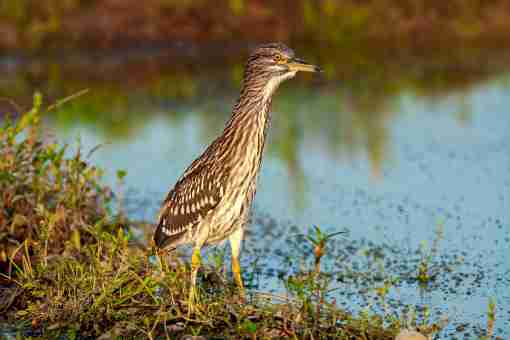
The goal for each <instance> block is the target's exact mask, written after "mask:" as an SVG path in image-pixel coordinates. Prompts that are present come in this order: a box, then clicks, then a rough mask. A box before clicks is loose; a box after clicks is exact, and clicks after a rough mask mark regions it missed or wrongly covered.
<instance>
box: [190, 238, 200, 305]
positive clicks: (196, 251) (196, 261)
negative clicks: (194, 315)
mask: <svg viewBox="0 0 510 340" xmlns="http://www.w3.org/2000/svg"><path fill="white" fill-rule="evenodd" d="M201 261H202V257H201V255H200V247H199V246H195V247H194V248H193V255H192V256H191V287H190V291H189V300H188V302H189V311H190V312H191V311H192V310H195V308H196V304H197V303H198V291H197V273H198V269H199V268H200V264H201Z"/></svg>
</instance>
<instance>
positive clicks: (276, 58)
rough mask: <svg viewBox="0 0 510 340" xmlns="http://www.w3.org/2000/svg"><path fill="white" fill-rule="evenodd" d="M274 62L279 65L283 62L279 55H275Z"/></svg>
mask: <svg viewBox="0 0 510 340" xmlns="http://www.w3.org/2000/svg"><path fill="white" fill-rule="evenodd" d="M274 61H275V62H277V63H281V62H282V61H283V57H282V56H281V54H277V55H275V56H274Z"/></svg>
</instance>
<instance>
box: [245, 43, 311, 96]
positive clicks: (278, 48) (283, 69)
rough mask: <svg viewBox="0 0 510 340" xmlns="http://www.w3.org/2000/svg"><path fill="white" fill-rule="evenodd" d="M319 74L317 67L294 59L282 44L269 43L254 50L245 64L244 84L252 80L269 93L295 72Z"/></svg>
mask: <svg viewBox="0 0 510 340" xmlns="http://www.w3.org/2000/svg"><path fill="white" fill-rule="evenodd" d="M299 71H301V72H320V71H321V69H320V68H319V67H318V66H315V65H312V64H309V63H307V62H305V61H303V60H301V59H299V58H296V56H295V55H294V51H293V50H292V49H290V48H289V47H287V46H286V45H284V44H282V43H271V44H265V45H261V46H258V47H257V48H255V49H254V50H253V51H252V53H251V54H250V57H249V58H248V62H247V64H246V69H245V76H244V78H245V82H250V80H253V81H254V82H256V83H259V85H262V84H261V83H263V86H264V87H269V88H270V89H271V91H270V92H272V91H274V89H276V87H277V86H278V85H279V84H280V83H281V82H282V81H284V80H287V79H290V78H292V77H294V76H295V75H296V73H297V72H299Z"/></svg>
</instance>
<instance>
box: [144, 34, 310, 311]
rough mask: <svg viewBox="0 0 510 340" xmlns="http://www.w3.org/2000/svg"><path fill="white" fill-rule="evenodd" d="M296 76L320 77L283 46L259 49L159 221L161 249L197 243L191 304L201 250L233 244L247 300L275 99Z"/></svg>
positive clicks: (156, 238) (156, 237) (236, 275)
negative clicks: (214, 134) (251, 242)
mask: <svg viewBox="0 0 510 340" xmlns="http://www.w3.org/2000/svg"><path fill="white" fill-rule="evenodd" d="M298 71H304V72H318V71H319V68H318V67H317V66H314V65H311V64H308V63H306V62H304V61H303V60H300V59H297V58H296V57H295V56H294V52H293V51H292V50H291V49H290V48H288V47H287V46H285V45H284V44H281V43H271V44H266V45H262V46H259V47H257V48H255V49H254V50H253V52H252V53H251V54H250V56H249V58H248V62H247V64H246V68H245V72H244V79H243V85H242V89H241V95H240V97H239V99H238V101H237V103H236V104H235V106H234V108H233V110H232V116H231V118H230V120H229V121H228V122H227V124H226V126H225V129H224V130H223V133H222V134H221V135H220V136H219V137H218V138H216V139H215V140H214V141H213V142H212V144H211V145H209V146H208V147H207V149H206V150H205V151H204V152H203V153H202V155H201V156H200V157H198V158H197V159H196V160H195V161H193V163H191V165H190V166H189V167H188V168H187V169H186V171H185V172H184V174H183V175H182V176H181V178H180V179H179V180H178V181H177V183H176V184H175V186H174V188H173V189H172V190H171V191H170V192H169V193H168V195H167V197H166V199H165V201H164V203H163V206H162V208H161V211H160V213H159V217H158V226H157V229H156V232H155V235H154V241H155V244H156V246H157V247H158V248H166V247H169V248H175V247H177V246H179V245H182V244H186V243H191V244H193V255H192V259H191V268H192V270H191V284H192V286H191V289H190V302H192V303H193V302H194V301H196V299H197V296H196V287H195V285H196V276H197V271H198V268H199V266H200V262H201V256H200V249H201V248H202V247H203V246H204V245H209V244H216V243H219V242H222V241H223V240H225V239H227V238H228V239H229V240H230V247H231V250H232V272H233V274H234V279H235V281H236V283H237V284H238V286H239V289H240V292H241V295H242V296H244V286H243V281H242V278H241V268H240V264H239V254H240V251H241V243H242V239H243V234H244V230H245V227H246V222H247V220H248V214H249V211H250V207H251V203H252V201H253V197H254V195H255V190H256V185H257V175H258V173H259V170H260V163H261V160H262V151H263V149H264V143H265V139H266V130H267V127H268V121H269V118H270V117H269V115H270V112H269V111H270V108H271V97H272V95H273V93H274V92H275V90H276V89H277V88H278V86H279V85H280V84H281V83H282V82H283V81H284V80H287V79H290V78H293V77H294V76H295V75H296V73H297V72H298Z"/></svg>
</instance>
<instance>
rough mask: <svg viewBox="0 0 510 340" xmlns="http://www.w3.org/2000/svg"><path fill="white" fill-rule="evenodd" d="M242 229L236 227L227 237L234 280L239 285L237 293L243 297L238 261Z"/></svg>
mask: <svg viewBox="0 0 510 340" xmlns="http://www.w3.org/2000/svg"><path fill="white" fill-rule="evenodd" d="M243 234H244V229H243V228H239V229H237V230H236V231H235V232H234V233H233V234H232V235H231V236H230V238H229V240H230V248H231V249H232V273H233V274H234V280H235V282H236V284H237V286H238V287H239V295H240V296H241V299H244V284H243V278H242V276H241V264H240V263H239V254H240V253H241V242H242V240H243Z"/></svg>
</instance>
